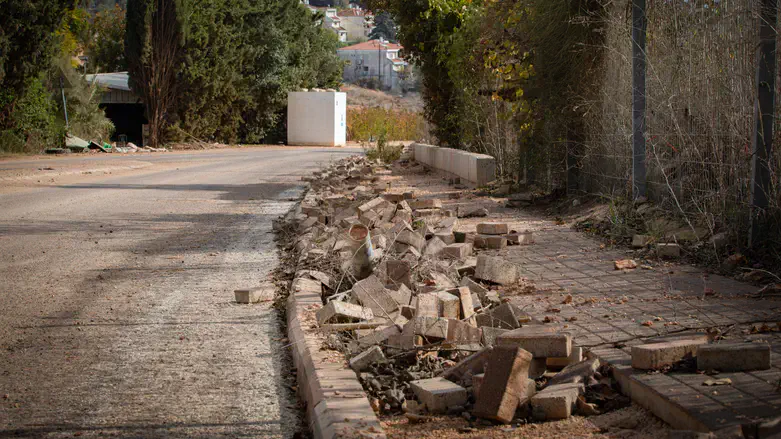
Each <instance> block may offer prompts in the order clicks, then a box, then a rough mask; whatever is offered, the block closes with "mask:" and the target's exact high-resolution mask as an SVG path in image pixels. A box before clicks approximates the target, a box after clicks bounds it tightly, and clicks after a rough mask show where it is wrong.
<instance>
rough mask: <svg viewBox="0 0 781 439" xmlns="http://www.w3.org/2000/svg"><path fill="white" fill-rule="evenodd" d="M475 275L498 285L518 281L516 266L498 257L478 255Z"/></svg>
mask: <svg viewBox="0 0 781 439" xmlns="http://www.w3.org/2000/svg"><path fill="white" fill-rule="evenodd" d="M475 277H476V278H477V279H480V280H484V281H488V282H493V283H495V284H499V285H511V284H514V283H516V282H518V277H519V274H518V267H516V266H515V264H512V263H510V262H507V261H505V260H504V259H502V258H499V257H493V256H486V255H480V256H478V257H477V267H476V268H475Z"/></svg>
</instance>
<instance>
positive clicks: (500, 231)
mask: <svg viewBox="0 0 781 439" xmlns="http://www.w3.org/2000/svg"><path fill="white" fill-rule="evenodd" d="M509 231H510V227H509V226H508V225H507V224H506V223H480V224H478V225H477V233H478V234H480V235H506V234H507V233H509Z"/></svg>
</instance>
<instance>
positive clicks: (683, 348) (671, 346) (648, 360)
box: [632, 337, 707, 370]
mask: <svg viewBox="0 0 781 439" xmlns="http://www.w3.org/2000/svg"><path fill="white" fill-rule="evenodd" d="M704 344H707V341H705V340H703V339H702V338H701V337H698V338H692V339H679V340H673V341H668V342H663V343H651V344H644V345H638V346H632V367H634V368H635V369H642V370H656V369H660V368H662V367H664V366H669V365H671V364H673V363H676V362H678V361H681V360H683V359H684V358H690V357H693V356H696V355H697V349H698V348H699V346H701V345H704Z"/></svg>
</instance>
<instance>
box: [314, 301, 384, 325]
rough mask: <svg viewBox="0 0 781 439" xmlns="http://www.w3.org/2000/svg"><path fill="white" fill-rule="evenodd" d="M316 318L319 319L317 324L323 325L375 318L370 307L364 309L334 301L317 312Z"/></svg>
mask: <svg viewBox="0 0 781 439" xmlns="http://www.w3.org/2000/svg"><path fill="white" fill-rule="evenodd" d="M315 317H316V318H317V323H318V324H320V325H323V324H325V323H336V322H345V321H348V322H351V321H355V320H371V319H373V318H374V313H373V312H372V310H371V309H370V308H368V307H367V308H364V307H362V306H360V305H355V304H353V303H347V302H339V301H336V300H332V301H330V302H328V304H326V305H325V306H324V307H322V308H320V309H318V310H317V311H315Z"/></svg>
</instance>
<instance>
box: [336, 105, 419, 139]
mask: <svg viewBox="0 0 781 439" xmlns="http://www.w3.org/2000/svg"><path fill="white" fill-rule="evenodd" d="M425 128H426V124H425V121H424V120H423V116H422V115H421V114H420V113H416V112H414V111H405V110H395V109H385V108H380V107H371V108H362V109H355V110H350V111H348V112H347V138H348V139H349V140H352V141H356V142H370V141H374V140H377V138H378V137H379V136H380V133H382V134H383V135H384V136H385V139H386V140H387V141H394V140H419V139H421V138H422V137H423V136H424V135H425Z"/></svg>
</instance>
